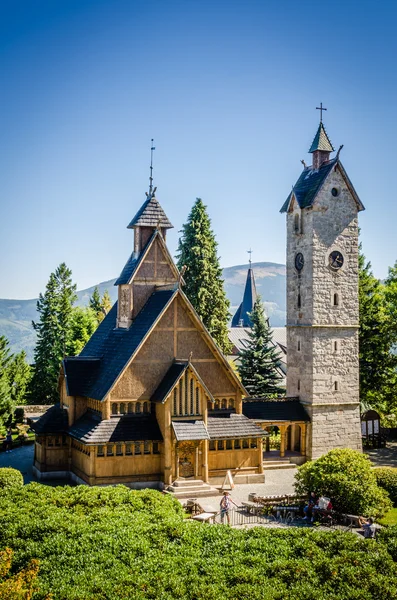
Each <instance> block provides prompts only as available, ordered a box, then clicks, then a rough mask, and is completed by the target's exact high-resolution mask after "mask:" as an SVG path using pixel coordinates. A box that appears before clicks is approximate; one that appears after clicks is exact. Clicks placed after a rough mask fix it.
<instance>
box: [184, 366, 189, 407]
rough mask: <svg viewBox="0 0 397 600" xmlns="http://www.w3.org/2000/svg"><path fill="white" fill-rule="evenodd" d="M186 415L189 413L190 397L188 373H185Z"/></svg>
mask: <svg viewBox="0 0 397 600" xmlns="http://www.w3.org/2000/svg"><path fill="white" fill-rule="evenodd" d="M184 387H185V415H188V414H189V399H188V389H189V388H188V374H187V371H186V375H185V386H184Z"/></svg>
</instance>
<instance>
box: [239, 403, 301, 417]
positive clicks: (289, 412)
mask: <svg viewBox="0 0 397 600" xmlns="http://www.w3.org/2000/svg"><path fill="white" fill-rule="evenodd" d="M243 414H244V415H245V416H246V417H248V418H249V419H252V420H253V421H258V422H259V421H270V422H275V421H310V418H309V415H308V414H307V412H306V410H305V408H304V406H303V405H302V404H301V403H300V402H299V400H297V399H296V400H288V399H287V400H284V399H282V400H276V399H275V400H260V399H258V400H256V399H255V400H249V401H245V402H243Z"/></svg>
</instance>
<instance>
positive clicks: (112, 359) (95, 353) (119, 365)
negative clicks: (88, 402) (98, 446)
mask: <svg viewBox="0 0 397 600" xmlns="http://www.w3.org/2000/svg"><path fill="white" fill-rule="evenodd" d="M176 293H177V291H176V290H164V291H163V290H160V291H156V292H154V293H153V294H152V295H151V296H150V298H149V300H148V301H147V302H146V304H145V306H144V307H143V309H142V310H141V311H140V313H139V314H138V315H137V317H136V319H135V321H134V322H133V324H132V325H131V327H130V328H129V329H121V328H118V329H117V328H116V320H117V302H116V303H115V305H114V306H113V308H112V309H111V310H110V312H109V313H108V314H107V315H106V317H105V319H104V320H103V321H102V323H101V324H100V325H99V327H98V329H97V330H96V331H95V332H94V333H93V334H92V336H91V338H90V339H89V341H88V342H87V344H86V345H85V347H84V348H83V350H82V352H81V354H80V356H79V357H76V358H75V359H74V360H72V361H70V360H69V359H66V360H65V361H64V368H65V372H66V377H68V375H69V369H70V366H71V365H72V364H73V366H72V371H71V373H73V375H72V378H73V377H74V383H73V386H74V387H73V391H74V392H75V395H78V396H88V397H90V398H94V399H95V400H103V399H104V398H105V397H106V396H107V394H108V393H109V391H110V389H111V388H112V387H113V385H114V384H115V382H116V380H117V379H118V377H119V376H120V374H121V373H122V372H123V371H124V369H125V368H126V366H127V365H128V364H129V362H130V360H131V358H132V356H133V355H134V354H135V352H136V351H137V350H138V349H139V347H140V345H141V344H142V343H143V341H144V340H145V339H146V336H147V335H148V333H149V332H150V331H151V329H152V328H153V327H154V325H155V324H156V322H157V320H158V319H159V318H160V316H161V315H162V314H163V312H164V311H165V310H166V308H167V306H168V305H169V303H170V302H171V301H172V299H173V298H174V296H175V295H176ZM92 358H97V359H100V364H99V366H98V365H96V366H95V369H96V373H95V377H93V378H91V377H90V382H89V383H88V384H87V382H86V379H85V374H84V366H82V367H81V368H79V367H76V364H74V363H78V362H79V361H81V362H82V363H83V365H84V363H85V364H87V363H88V362H90V361H87V359H92Z"/></svg>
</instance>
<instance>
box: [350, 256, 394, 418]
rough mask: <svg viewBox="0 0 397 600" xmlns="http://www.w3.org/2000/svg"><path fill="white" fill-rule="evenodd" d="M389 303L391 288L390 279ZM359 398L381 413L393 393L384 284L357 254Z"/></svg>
mask: <svg viewBox="0 0 397 600" xmlns="http://www.w3.org/2000/svg"><path fill="white" fill-rule="evenodd" d="M389 285H390V287H389V290H390V291H389V306H390V302H391V301H390V296H391V295H392V294H391V290H392V287H393V285H394V284H392V282H391V281H390V284H389ZM359 312H360V329H359V351H360V354H359V356H360V399H361V402H362V403H363V404H364V405H365V406H372V407H373V408H375V409H376V410H378V411H380V412H381V413H383V414H388V413H389V412H390V409H391V406H392V404H393V402H394V401H395V396H396V392H397V387H396V385H397V378H396V365H397V362H396V358H397V357H396V355H395V354H393V352H392V345H393V323H392V322H391V316H390V314H388V303H387V297H386V294H385V289H384V286H382V284H381V283H380V281H379V280H378V279H376V277H374V275H373V274H372V271H371V263H369V262H368V263H366V262H365V257H364V255H363V254H362V253H361V252H360V255H359Z"/></svg>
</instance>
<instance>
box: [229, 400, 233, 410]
mask: <svg viewBox="0 0 397 600" xmlns="http://www.w3.org/2000/svg"><path fill="white" fill-rule="evenodd" d="M229 408H231V409H232V410H233V409H234V399H233V398H229Z"/></svg>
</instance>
